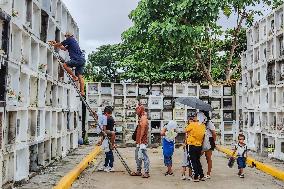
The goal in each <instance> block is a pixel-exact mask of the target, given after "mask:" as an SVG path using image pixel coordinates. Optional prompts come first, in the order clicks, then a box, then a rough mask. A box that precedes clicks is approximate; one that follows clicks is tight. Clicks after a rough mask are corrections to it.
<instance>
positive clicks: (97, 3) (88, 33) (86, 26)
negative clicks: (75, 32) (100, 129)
mask: <svg viewBox="0 0 284 189" xmlns="http://www.w3.org/2000/svg"><path fill="white" fill-rule="evenodd" d="M138 1H139V0H80V1H78V0H63V2H64V3H65V5H66V6H67V8H68V10H69V11H70V12H71V15H72V16H73V18H74V19H75V21H76V22H77V24H78V26H79V28H80V45H81V48H82V49H85V50H86V52H87V53H90V52H91V51H93V50H95V49H96V48H97V47H99V46H100V45H103V44H113V43H118V42H120V41H121V33H122V32H123V31H125V30H126V29H127V28H129V27H130V26H131V24H132V23H131V21H130V20H129V18H128V15H129V13H130V12H131V10H134V9H135V8H136V6H137V4H138Z"/></svg>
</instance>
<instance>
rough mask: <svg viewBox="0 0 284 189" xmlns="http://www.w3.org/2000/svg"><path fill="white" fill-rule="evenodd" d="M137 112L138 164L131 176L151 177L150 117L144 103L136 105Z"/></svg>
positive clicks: (136, 158)
mask: <svg viewBox="0 0 284 189" xmlns="http://www.w3.org/2000/svg"><path fill="white" fill-rule="evenodd" d="M136 114H137V115H138V117H139V123H138V126H137V133H136V145H137V146H136V150H135V160H136V165H137V171H136V172H132V173H131V176H142V178H149V177H150V174H149V171H150V160H149V157H148V154H147V144H148V130H149V125H148V118H147V115H146V112H145V108H144V106H143V105H141V104H139V105H138V106H137V107H136ZM142 162H144V171H145V172H144V174H142Z"/></svg>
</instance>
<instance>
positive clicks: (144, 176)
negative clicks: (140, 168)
mask: <svg viewBox="0 0 284 189" xmlns="http://www.w3.org/2000/svg"><path fill="white" fill-rule="evenodd" d="M149 177H150V175H149V174H147V173H145V174H143V175H142V178H149Z"/></svg>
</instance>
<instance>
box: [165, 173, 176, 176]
mask: <svg viewBox="0 0 284 189" xmlns="http://www.w3.org/2000/svg"><path fill="white" fill-rule="evenodd" d="M173 174H174V173H173V172H171V173H169V172H166V173H165V176H167V175H173Z"/></svg>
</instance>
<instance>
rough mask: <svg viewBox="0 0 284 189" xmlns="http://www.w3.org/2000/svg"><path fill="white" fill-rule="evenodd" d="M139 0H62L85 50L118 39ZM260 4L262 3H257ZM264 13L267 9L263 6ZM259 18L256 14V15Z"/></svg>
mask: <svg viewBox="0 0 284 189" xmlns="http://www.w3.org/2000/svg"><path fill="white" fill-rule="evenodd" d="M138 1H139V0H80V1H79V0H63V2H64V3H65V4H66V6H67V7H68V9H69V11H70V12H71V14H72V16H73V17H74V19H75V21H76V22H77V23H78V25H79V28H80V44H81V47H82V49H84V50H86V52H87V53H90V52H92V51H93V50H95V49H96V48H97V47H99V46H101V45H103V44H114V43H119V42H120V41H121V39H120V36H121V33H122V32H123V31H125V30H126V29H127V28H129V27H130V26H131V21H130V20H129V18H128V15H129V13H130V12H131V10H134V9H135V8H136V6H137V4H138ZM258 8H262V6H258ZM262 10H265V12H264V14H265V15H266V14H267V13H268V12H269V11H268V10H267V9H265V8H262ZM258 19H259V18H258ZM234 20H236V19H234V18H230V19H227V18H224V17H222V18H221V19H220V20H219V23H220V24H221V25H223V26H224V27H231V26H232V25H235V23H234V22H233V21H234Z"/></svg>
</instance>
